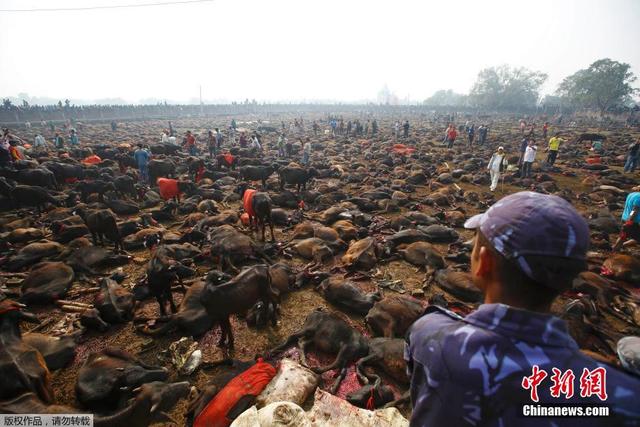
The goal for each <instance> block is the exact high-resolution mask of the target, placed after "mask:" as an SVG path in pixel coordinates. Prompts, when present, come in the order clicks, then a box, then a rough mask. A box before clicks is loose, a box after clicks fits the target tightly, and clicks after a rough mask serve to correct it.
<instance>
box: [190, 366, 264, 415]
mask: <svg viewBox="0 0 640 427" xmlns="http://www.w3.org/2000/svg"><path fill="white" fill-rule="evenodd" d="M275 375H276V369H275V368H274V367H273V366H271V365H269V364H268V363H265V362H263V361H262V359H258V362H257V363H256V364H255V365H253V366H252V367H250V368H249V369H247V370H246V371H244V372H243V373H241V374H240V375H238V376H237V377H235V378H234V379H232V380H231V381H229V383H228V384H227V385H226V386H225V387H224V388H223V389H222V390H220V391H219V392H218V394H216V395H215V397H214V398H213V399H211V401H210V402H209V403H208V404H207V406H205V408H204V409H203V410H202V412H200V414H198V416H197V417H196V419H195V420H194V422H193V426H194V427H228V426H229V425H231V423H232V421H233V420H230V419H228V418H227V414H228V413H229V411H230V410H231V409H233V407H234V406H235V405H236V404H237V403H238V401H239V400H240V399H241V398H242V397H244V396H247V395H251V396H257V395H259V394H260V393H262V390H264V388H265V387H266V386H267V384H269V382H270V381H271V380H272V379H273V377H275Z"/></svg>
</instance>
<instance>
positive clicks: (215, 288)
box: [201, 265, 279, 349]
mask: <svg viewBox="0 0 640 427" xmlns="http://www.w3.org/2000/svg"><path fill="white" fill-rule="evenodd" d="M258 301H261V302H262V303H263V305H264V307H265V308H268V307H270V306H272V307H277V305H278V303H279V294H278V292H277V291H276V290H274V289H273V288H272V287H271V274H270V273H269V267H268V266H266V265H256V266H253V267H250V268H247V269H245V270H243V271H242V272H240V274H238V275H237V276H235V277H234V278H233V279H231V280H230V281H229V282H227V283H225V284H222V285H215V284H212V283H209V284H207V286H206V287H205V289H204V291H203V292H202V296H201V302H202V305H203V306H204V307H205V309H206V310H207V314H208V315H209V317H210V318H211V319H212V320H213V321H218V322H220V327H221V329H222V334H221V336H220V342H219V343H218V345H220V346H222V345H224V344H225V342H226V343H227V345H228V348H229V349H233V331H232V330H231V323H230V321H229V316H230V315H231V314H242V313H245V312H246V311H247V310H249V309H250V308H251V307H252V306H253V305H254V304H255V303H256V302H258ZM275 322H276V319H275V317H274V318H273V319H272V323H273V324H274V325H275Z"/></svg>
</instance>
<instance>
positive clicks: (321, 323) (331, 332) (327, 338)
mask: <svg viewBox="0 0 640 427" xmlns="http://www.w3.org/2000/svg"><path fill="white" fill-rule="evenodd" d="M296 342H297V343H298V345H299V346H300V350H301V351H300V359H301V361H302V364H303V365H307V361H306V350H307V347H308V346H309V345H313V346H314V347H315V348H316V349H318V350H320V351H322V352H325V353H330V354H336V355H337V356H336V358H335V360H334V361H333V363H331V364H329V365H327V366H324V367H317V368H311V370H312V371H314V372H315V373H317V374H322V373H324V372H327V371H329V370H331V369H336V368H337V369H339V370H340V374H339V376H338V378H337V379H336V381H335V382H334V384H333V386H332V388H331V392H332V393H335V392H336V391H337V390H338V387H339V386H340V382H342V380H343V379H344V377H345V375H346V373H347V364H348V363H349V362H352V361H356V360H358V359H360V358H362V357H365V356H366V355H367V353H368V352H369V346H368V345H367V341H366V339H365V338H364V336H362V334H361V333H360V332H358V331H357V330H355V329H353V328H352V327H351V326H350V325H349V324H348V323H347V322H346V321H345V320H344V319H343V318H342V317H341V316H339V315H338V314H336V313H327V312H325V311H322V309H315V310H314V311H313V312H311V314H309V315H308V316H307V318H306V319H305V321H304V325H303V326H302V329H301V330H300V331H298V332H296V333H294V334H293V335H291V336H290V337H289V338H288V339H287V340H286V341H285V342H284V343H282V344H281V345H279V346H278V347H276V348H274V349H273V350H271V352H270V355H271V356H274V355H277V354H279V353H281V352H282V351H283V350H284V349H286V348H287V347H289V346H291V345H292V344H294V343H296Z"/></svg>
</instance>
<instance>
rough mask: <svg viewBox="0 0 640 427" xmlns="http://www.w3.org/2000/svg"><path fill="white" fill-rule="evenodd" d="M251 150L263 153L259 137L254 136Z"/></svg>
mask: <svg viewBox="0 0 640 427" xmlns="http://www.w3.org/2000/svg"><path fill="white" fill-rule="evenodd" d="M251 148H253V149H254V150H255V151H262V145H260V140H259V139H258V135H253V141H252V142H251Z"/></svg>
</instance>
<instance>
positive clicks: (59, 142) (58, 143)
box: [53, 132, 64, 150]
mask: <svg viewBox="0 0 640 427" xmlns="http://www.w3.org/2000/svg"><path fill="white" fill-rule="evenodd" d="M53 146H54V147H56V149H57V150H64V138H63V137H62V136H60V134H59V133H58V132H56V136H55V137H54V138H53Z"/></svg>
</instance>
